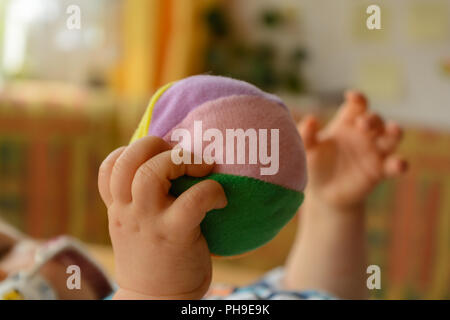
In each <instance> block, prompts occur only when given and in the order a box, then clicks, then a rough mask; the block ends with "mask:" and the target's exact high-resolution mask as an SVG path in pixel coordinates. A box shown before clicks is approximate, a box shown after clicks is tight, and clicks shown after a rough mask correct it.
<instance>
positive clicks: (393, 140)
mask: <svg viewBox="0 0 450 320" xmlns="http://www.w3.org/2000/svg"><path fill="white" fill-rule="evenodd" d="M402 135H403V132H402V129H401V128H400V127H399V126H398V125H397V124H396V123H393V122H391V123H388V124H387V125H386V130H385V132H384V134H383V135H381V136H380V137H379V138H378V141H377V145H378V149H379V150H380V151H381V152H382V153H383V154H385V155H388V154H390V153H391V152H393V151H395V149H396V148H397V145H398V144H399V143H400V141H401V140H402Z"/></svg>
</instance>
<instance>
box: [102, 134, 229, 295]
mask: <svg viewBox="0 0 450 320" xmlns="http://www.w3.org/2000/svg"><path fill="white" fill-rule="evenodd" d="M212 168H213V166H211V165H206V164H200V165H199V164H180V165H176V164H174V163H173V162H172V159H171V148H170V146H169V145H168V144H167V143H166V142H165V141H163V140H162V139H160V138H157V137H145V138H142V139H140V140H138V141H136V142H134V143H133V144H131V145H129V146H127V147H122V148H119V149H117V150H115V151H113V152H112V153H111V154H110V155H109V156H108V157H107V158H106V159H105V160H104V162H103V163H102V165H101V167H100V171H99V180H98V183H99V190H100V194H101V196H102V199H103V201H104V202H105V204H106V206H107V208H108V219H109V232H110V236H111V241H112V245H113V250H114V258H115V264H116V279H117V283H118V285H119V287H120V289H119V290H118V292H117V293H116V295H115V298H118V299H140V298H142V299H197V298H202V297H203V295H204V294H205V293H206V291H207V290H208V288H209V285H210V281H211V258H210V252H209V250H208V246H207V243H206V241H205V238H204V237H203V235H202V233H201V231H200V222H201V221H202V220H203V218H204V217H205V214H206V212H208V211H210V210H212V209H219V208H223V207H225V206H226V204H227V200H226V197H225V193H224V191H223V189H222V186H221V185H220V184H219V183H218V182H216V181H213V180H204V181H202V182H200V183H197V184H196V185H194V186H192V187H191V188H190V189H188V190H187V191H185V192H184V193H183V194H181V195H180V196H179V197H178V198H175V197H173V196H171V195H170V194H169V189H170V186H171V183H170V180H173V179H175V178H177V177H180V176H182V175H190V176H194V177H202V176H205V175H207V174H208V173H209V172H210V171H211V170H212Z"/></svg>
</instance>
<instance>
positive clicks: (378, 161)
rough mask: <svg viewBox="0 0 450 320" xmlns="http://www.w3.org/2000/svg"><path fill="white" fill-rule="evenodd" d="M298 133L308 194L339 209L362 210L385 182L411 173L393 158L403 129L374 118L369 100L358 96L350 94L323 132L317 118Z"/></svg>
mask: <svg viewBox="0 0 450 320" xmlns="http://www.w3.org/2000/svg"><path fill="white" fill-rule="evenodd" d="M298 128H299V131H300V134H301V136H302V138H303V142H304V144H305V149H306V155H307V164H308V186H307V192H309V195H310V196H312V197H313V198H315V200H317V201H321V202H322V203H324V204H326V205H329V206H332V207H333V208H335V209H346V208H351V207H353V206H358V205H361V204H363V203H364V201H365V199H366V197H367V196H368V195H369V193H370V192H371V191H372V189H373V188H374V187H375V186H376V185H377V184H378V183H379V182H380V181H381V180H382V179H383V178H385V177H392V176H396V175H398V174H401V173H403V172H404V171H406V170H407V165H408V164H407V162H406V161H405V160H404V159H402V158H401V157H399V156H397V155H395V154H394V151H395V149H396V147H397V145H398V144H399V142H400V140H401V137H402V131H401V129H400V127H399V126H398V125H397V124H395V123H388V124H385V123H384V121H383V120H382V119H381V118H380V117H379V116H378V115H376V114H373V113H370V112H369V110H368V109H367V101H366V98H365V97H364V96H363V95H362V94H360V93H358V92H354V91H350V92H348V93H347V94H346V96H345V102H344V104H343V106H341V108H340V110H339V112H338V114H337V115H336V116H335V117H334V119H333V120H332V121H331V122H330V123H329V124H328V125H327V126H326V127H325V128H323V129H320V128H319V124H318V121H317V119H316V118H315V117H314V116H308V117H306V118H305V119H304V120H303V121H301V122H300V123H299V126H298Z"/></svg>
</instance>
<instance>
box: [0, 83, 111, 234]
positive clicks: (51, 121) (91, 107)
mask: <svg viewBox="0 0 450 320" xmlns="http://www.w3.org/2000/svg"><path fill="white" fill-rule="evenodd" d="M115 114H116V112H115V103H114V101H113V100H112V99H111V98H110V97H109V96H108V94H104V93H97V92H90V91H89V90H85V89H80V88H76V87H71V86H67V85H62V84H58V83H42V82H38V83H33V82H31V83H30V82H27V83H19V84H13V85H8V86H7V87H5V88H3V90H2V91H1V92H0V214H1V215H2V217H3V218H5V219H6V220H8V221H10V222H11V223H13V224H15V225H16V226H18V227H20V229H22V230H24V231H25V232H26V233H28V234H30V235H31V236H33V237H38V238H46V237H49V236H54V235H57V234H71V235H73V236H76V237H79V238H81V239H84V240H87V241H95V242H107V241H108V235H107V229H106V226H107V217H106V210H105V208H104V205H103V203H102V201H101V200H100V197H99V195H98V191H97V172H98V167H99V164H100V163H101V161H102V160H103V159H104V157H105V156H106V155H107V154H108V153H109V152H110V151H111V150H112V149H113V148H114V146H115V145H116V144H117V141H116V140H117V139H116V137H117V134H116V133H117V130H116V121H115Z"/></svg>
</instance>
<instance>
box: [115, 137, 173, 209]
mask: <svg viewBox="0 0 450 320" xmlns="http://www.w3.org/2000/svg"><path fill="white" fill-rule="evenodd" d="M166 150H170V146H169V144H168V143H167V142H165V141H164V140H163V139H161V138H158V137H152V136H147V137H144V138H141V139H139V140H137V141H136V142H134V143H132V144H131V145H129V146H128V147H127V148H126V149H125V150H124V152H122V154H121V155H120V156H119V158H118V159H117V161H116V163H115V164H114V167H113V170H112V175H111V183H110V190H111V195H112V197H113V198H114V201H116V200H117V201H120V202H122V203H129V202H130V201H131V200H132V194H131V185H132V182H133V177H134V175H135V174H136V171H137V170H138V168H139V167H140V166H141V165H142V164H143V163H144V162H145V161H147V160H148V159H150V158H151V157H153V156H155V155H157V154H159V153H161V152H163V151H166Z"/></svg>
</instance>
